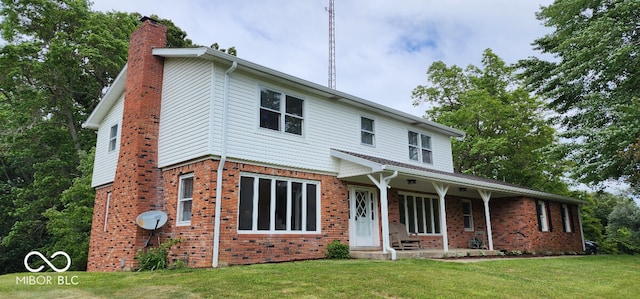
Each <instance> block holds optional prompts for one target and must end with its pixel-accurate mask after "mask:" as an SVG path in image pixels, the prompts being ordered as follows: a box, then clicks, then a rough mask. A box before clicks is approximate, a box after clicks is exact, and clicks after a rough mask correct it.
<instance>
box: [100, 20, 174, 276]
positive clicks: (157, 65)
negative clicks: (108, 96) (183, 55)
mask: <svg viewBox="0 0 640 299" xmlns="http://www.w3.org/2000/svg"><path fill="white" fill-rule="evenodd" d="M141 21H142V25H140V27H139V28H138V29H136V31H135V32H133V33H132V34H131V38H130V43H129V56H128V60H127V73H126V75H127V77H126V83H125V92H124V93H125V94H124V111H123V116H122V129H121V133H120V134H121V135H120V136H121V139H120V152H119V157H118V164H117V168H116V174H115V179H114V182H113V186H112V187H111V190H112V192H111V198H110V204H109V214H108V223H109V230H108V231H106V232H105V231H103V230H101V229H98V230H97V231H96V229H92V232H91V239H92V240H91V243H90V248H89V269H88V270H89V271H118V270H123V269H127V268H129V269H131V268H134V266H135V261H134V257H135V253H136V251H137V250H138V249H140V248H142V247H143V246H144V243H145V240H146V239H147V238H148V237H149V231H146V230H143V229H142V228H140V227H138V226H137V225H136V223H135V220H136V217H137V216H138V215H139V214H140V213H143V212H146V211H149V210H156V209H161V208H163V195H162V173H161V171H160V169H159V168H158V135H159V124H160V123H159V121H160V103H161V94H162V76H163V67H164V61H163V59H162V58H161V57H155V56H153V55H152V53H151V51H152V49H153V48H164V47H166V41H167V37H166V36H167V35H166V32H167V28H166V27H165V26H164V25H162V24H159V23H157V22H156V21H154V20H153V19H150V18H147V17H144V18H142V19H141ZM97 195H98V194H96V201H97V200H98V198H97ZM95 217H96V213H95V211H94V218H95ZM103 217H104V216H103ZM94 221H95V219H94ZM94 234H95V235H94ZM92 259H93V261H92Z"/></svg>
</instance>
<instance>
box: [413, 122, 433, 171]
mask: <svg viewBox="0 0 640 299" xmlns="http://www.w3.org/2000/svg"><path fill="white" fill-rule="evenodd" d="M410 134H416V135H417V138H418V140H417V141H418V144H411V138H410V137H409V135H410ZM424 137H426V138H429V145H428V147H427V146H426V145H424V144H423V142H422V139H423V138H424ZM407 144H408V145H409V147H408V150H409V152H408V154H409V160H411V161H417V162H422V163H424V164H433V138H432V137H431V135H429V134H424V133H421V132H416V131H412V130H409V131H408V132H407ZM412 148H415V150H417V151H418V156H417V160H416V159H413V158H412V157H411V149H412ZM424 151H427V152H428V153H429V160H428V161H425V157H424V154H423V152H424Z"/></svg>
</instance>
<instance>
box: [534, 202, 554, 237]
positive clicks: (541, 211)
mask: <svg viewBox="0 0 640 299" xmlns="http://www.w3.org/2000/svg"><path fill="white" fill-rule="evenodd" d="M536 212H537V214H538V230H539V231H541V232H548V231H551V221H549V217H548V215H549V203H548V202H544V201H542V200H538V201H536Z"/></svg>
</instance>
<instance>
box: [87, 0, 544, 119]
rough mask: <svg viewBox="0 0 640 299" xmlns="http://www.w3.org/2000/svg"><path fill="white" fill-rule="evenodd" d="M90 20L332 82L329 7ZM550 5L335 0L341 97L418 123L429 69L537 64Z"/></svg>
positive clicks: (188, 4) (193, 10) (223, 7)
mask: <svg viewBox="0 0 640 299" xmlns="http://www.w3.org/2000/svg"><path fill="white" fill-rule="evenodd" d="M93 2H94V5H93V9H94V10H100V11H110V10H116V11H126V12H139V13H141V14H143V15H151V14H156V15H158V16H160V17H162V18H165V19H170V20H172V21H173V22H174V23H175V24H176V25H177V26H179V27H180V28H182V29H183V30H185V31H186V32H187V34H188V37H189V38H191V39H192V40H193V41H194V42H195V43H198V44H201V45H205V46H210V45H211V44H212V43H214V42H217V43H218V44H219V45H220V46H221V47H222V48H227V47H230V46H235V47H236V49H237V50H238V56H239V57H240V58H243V59H247V60H249V61H252V62H255V63H258V64H261V65H264V66H267V67H270V68H273V69H276V70H278V71H282V72H285V73H288V74H291V75H294V76H297V77H300V78H302V79H305V80H309V81H312V82H315V83H319V84H322V85H326V84H327V79H328V78H327V77H328V75H327V73H328V70H327V69H328V19H329V17H328V13H327V11H326V10H325V7H327V6H328V3H329V1H328V0H306V1H300V0H270V1H255V0H253V1H250V0H235V1H228V0H185V1H174V0H136V1H131V0H125V1H123V0H93ZM551 2H552V1H550V0H547V1H513V0H483V1H476V0H464V1H463V0H447V1H435V0H434V1H432V0H396V1H382V0H379V1H376V0H335V14H336V21H335V22H336V68H337V80H336V81H337V89H339V90H341V91H343V92H347V93H349V94H352V95H355V96H358V97H361V98H365V99H367V100H371V101H374V102H378V103H380V104H383V105H387V106H390V107H392V108H395V109H398V110H401V111H405V112H407V113H411V114H414V115H417V116H422V115H423V113H424V109H425V107H424V106H423V107H414V106H413V105H412V100H411V91H412V89H413V88H415V87H416V86H418V85H420V84H425V82H426V77H425V73H426V70H427V68H428V67H429V66H430V65H431V64H432V63H433V62H435V61H437V60H442V61H443V62H445V63H446V64H447V65H452V64H457V65H459V66H466V65H468V64H475V65H479V64H480V58H481V55H482V51H484V50H485V49H486V48H491V49H493V51H494V52H495V53H496V54H498V55H499V56H500V57H502V58H503V59H504V60H506V61H507V62H508V63H513V62H516V61H517V60H518V59H521V58H526V57H528V56H532V55H536V56H537V55H538V53H536V52H534V50H533V49H532V47H531V43H532V42H533V40H534V39H536V38H538V37H542V36H543V35H544V34H546V33H548V32H550V30H549V29H548V28H545V27H544V26H542V25H541V23H540V21H538V20H536V18H535V12H537V11H538V10H539V8H540V5H548V4H550V3H551Z"/></svg>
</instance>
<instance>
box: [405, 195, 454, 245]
mask: <svg viewBox="0 0 640 299" xmlns="http://www.w3.org/2000/svg"><path fill="white" fill-rule="evenodd" d="M398 196H404V208H403V210H404V213H405V215H404V219H405V222H407V219H408V218H409V217H412V218H413V223H414V227H410V225H409V223H403V224H404V225H405V226H406V227H407V230H408V233H415V234H417V235H420V236H440V235H442V229H443V228H442V219H440V214H439V213H440V211H439V208H440V202H439V200H438V198H436V197H434V196H430V195H426V194H420V193H411V192H398ZM408 196H411V197H413V210H412V211H409V202H408V201H409V199H408V198H407V197H408ZM418 198H420V200H422V203H423V204H422V207H423V209H424V207H425V204H424V203H425V202H428V203H429V213H430V215H423V217H422V223H418V222H419V221H418V220H419V217H418V209H417V204H416V202H417V201H418ZM434 202H436V204H438V209H434V208H433V203H434ZM398 203H400V198H398ZM427 216H429V217H427ZM436 218H437V223H436ZM427 219H429V220H430V221H431V223H430V225H431V230H432V231H431V232H430V231H429V230H428V228H429V226H428V225H427ZM418 225H422V227H423V228H424V231H425V232H424V233H420V232H419V228H418ZM436 227H437V228H438V229H439V230H440V232H437V231H436Z"/></svg>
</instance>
